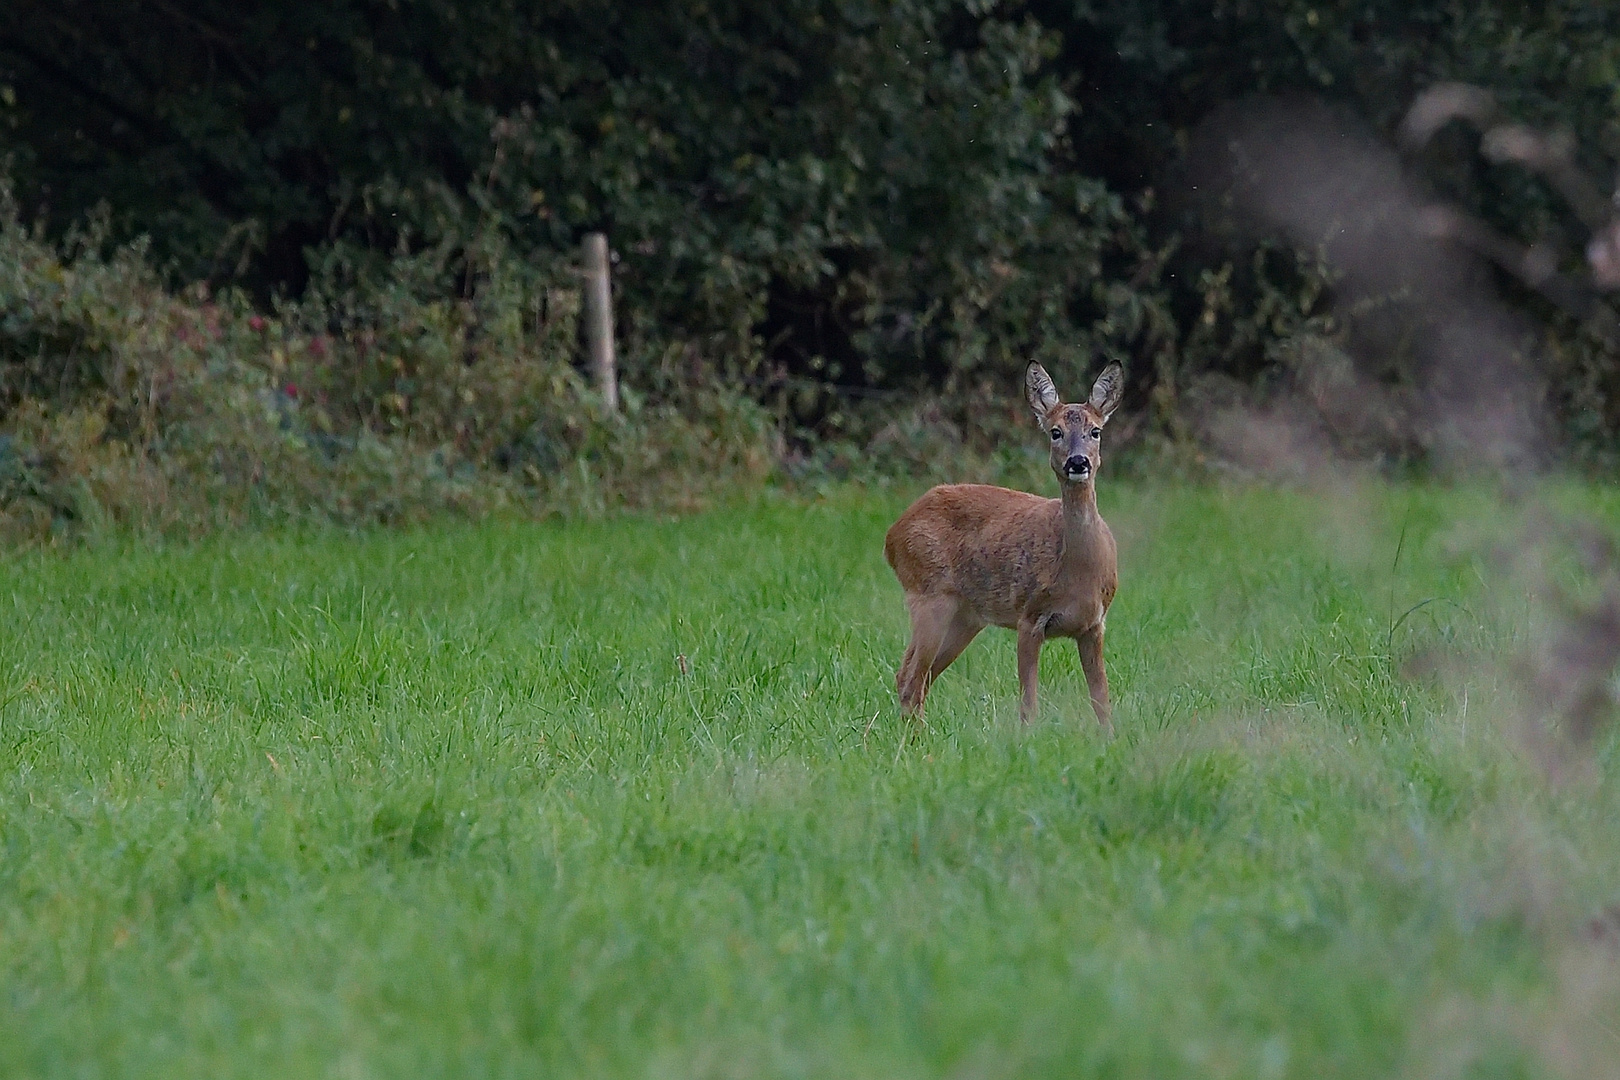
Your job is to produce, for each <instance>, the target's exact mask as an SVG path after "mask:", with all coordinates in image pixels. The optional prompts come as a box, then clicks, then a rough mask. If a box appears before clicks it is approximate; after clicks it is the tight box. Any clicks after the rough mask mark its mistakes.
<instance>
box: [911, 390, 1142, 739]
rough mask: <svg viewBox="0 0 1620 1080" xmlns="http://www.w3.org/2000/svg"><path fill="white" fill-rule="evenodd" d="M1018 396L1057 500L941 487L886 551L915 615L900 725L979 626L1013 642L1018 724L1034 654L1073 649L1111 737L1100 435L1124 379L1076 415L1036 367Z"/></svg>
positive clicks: (1111, 569)
mask: <svg viewBox="0 0 1620 1080" xmlns="http://www.w3.org/2000/svg"><path fill="white" fill-rule="evenodd" d="M1024 382H1025V391H1026V393H1027V394H1028V397H1029V404H1030V408H1032V409H1034V410H1035V418H1036V420H1037V421H1038V422H1039V423H1040V424H1041V426H1042V428H1043V429H1045V430H1046V431H1047V432H1048V434H1049V436H1050V438H1051V443H1052V471H1053V472H1055V473H1057V477H1058V483H1059V485H1060V487H1061V488H1062V492H1063V497H1062V498H1061V499H1043V498H1041V497H1040V496H1039V495H1031V494H1029V493H1027V492H1023V491H1009V490H1008V489H1007V488H999V487H990V486H988V485H986V484H945V485H942V486H940V487H936V488H933V489H931V490H929V491H928V492H927V493H926V494H925V495H923V497H922V498H920V499H918V500H917V501H916V502H914V503H912V504H911V507H910V509H908V510H907V511H906V512H905V513H904V514H902V515H900V520H899V521H896V522H895V523H894V526H893V527H892V528H890V529H889V533H888V536H886V537H885V538H884V540H883V557H884V558H886V559H887V560H888V561H889V565H890V566H891V567H893V569H894V575H895V577H897V578H899V579H900V586H901V588H903V589H904V590H905V593H906V608H907V610H908V611H910V612H911V642H910V644H908V645H907V646H906V656H905V659H904V660H903V661H901V663H900V671H899V673H898V674H897V675H896V676H895V686H896V688H897V689H898V690H899V692H900V709H901V712H902V713H903V714H906V715H916V716H918V717H920V716H921V715H922V711H923V699H924V698H926V697H927V696H928V688H929V686H930V685H931V684H932V683H933V681H934V680H935V679H937V678H938V677H939V673H940V672H942V671H944V670H945V669H946V668H947V667H949V666H950V664H951V661H953V660H955V659H956V658H957V657H958V656H959V655H961V652H962V650H963V649H965V648H967V645H968V642H970V641H972V640H973V639H974V637H975V636H977V634H978V633H979V631H980V630H983V629H984V628H985V627H986V626H991V625H994V626H1005V627H1007V628H1008V629H1011V630H1017V631H1018V682H1019V685H1020V687H1021V688H1022V689H1023V697H1022V699H1021V701H1020V703H1019V707H1018V716H1019V719H1021V720H1022V721H1023V722H1024V723H1026V724H1027V723H1029V722H1030V721H1031V720H1032V719H1034V716H1035V679H1036V669H1037V666H1038V663H1039V660H1040V654H1041V644H1042V642H1044V641H1045V640H1046V639H1047V638H1049V637H1069V638H1074V639H1075V643H1076V644H1077V645H1079V647H1080V664H1081V666H1082V667H1083V668H1085V672H1086V684H1087V686H1088V687H1089V688H1090V690H1091V707H1092V709H1094V710H1095V711H1096V713H1097V720H1098V722H1099V723H1101V724H1102V726H1103V730H1104V731H1107V732H1110V733H1112V731H1113V725H1112V723H1111V722H1110V720H1109V710H1108V675H1107V673H1106V672H1105V671H1104V670H1103V624H1104V619H1105V617H1106V616H1107V614H1108V605H1109V603H1110V602H1112V600H1113V599H1114V589H1115V586H1116V585H1117V584H1118V580H1119V576H1118V570H1117V565H1116V561H1115V559H1116V555H1115V548H1114V535H1113V533H1111V532H1109V531H1108V525H1107V523H1106V522H1104V521H1103V519H1102V518H1101V517H1100V516H1099V515H1098V514H1097V492H1096V488H1095V481H1096V476H1097V467H1098V465H1099V464H1100V463H1101V459H1100V457H1099V452H1100V450H1101V443H1100V441H1099V440H1100V438H1101V436H1102V426H1103V425H1104V424H1106V423H1107V422H1108V417H1109V415H1110V414H1112V413H1113V411H1114V408H1115V407H1116V406H1117V405H1118V404H1119V399H1120V395H1121V394H1122V393H1123V391H1124V389H1125V376H1124V372H1123V371H1122V370H1121V368H1120V366H1119V365H1118V364H1109V365H1108V366H1107V367H1106V368H1104V369H1103V373H1102V374H1101V375H1099V376H1098V377H1097V382H1096V384H1095V385H1094V386H1093V387H1092V388H1091V397H1090V398H1089V399H1088V400H1087V401H1086V402H1084V403H1083V404H1079V405H1065V404H1063V403H1062V402H1061V401H1060V400H1059V399H1058V392H1057V388H1056V387H1054V386H1053V385H1052V379H1051V377H1050V376H1048V375H1047V374H1046V371H1045V369H1044V368H1042V367H1041V366H1040V365H1039V364H1030V365H1029V370H1028V371H1027V372H1026V374H1025V377H1024Z"/></svg>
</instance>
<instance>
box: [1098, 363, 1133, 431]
mask: <svg viewBox="0 0 1620 1080" xmlns="http://www.w3.org/2000/svg"><path fill="white" fill-rule="evenodd" d="M1124 396H1125V369H1124V368H1122V367H1120V366H1119V364H1118V362H1117V361H1116V362H1115V363H1112V364H1109V365H1108V366H1107V367H1105V368H1103V370H1102V374H1101V375H1099V376H1097V381H1096V382H1095V383H1093V384H1092V386H1091V401H1090V405H1091V407H1092V408H1093V409H1094V410H1096V412H1097V414H1098V415H1099V416H1101V417H1102V418H1103V421H1104V422H1105V423H1106V422H1107V420H1108V418H1109V417H1110V416H1112V415H1113V413H1114V410H1115V409H1117V408H1119V399H1120V398H1122V397H1124Z"/></svg>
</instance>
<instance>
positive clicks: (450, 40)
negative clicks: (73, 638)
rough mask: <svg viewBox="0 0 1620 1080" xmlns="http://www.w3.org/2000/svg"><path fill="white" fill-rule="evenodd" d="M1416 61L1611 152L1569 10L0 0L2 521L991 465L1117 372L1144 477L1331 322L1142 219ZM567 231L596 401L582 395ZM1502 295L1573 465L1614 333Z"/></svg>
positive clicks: (1587, 456) (705, 492) (1611, 386)
mask: <svg viewBox="0 0 1620 1080" xmlns="http://www.w3.org/2000/svg"><path fill="white" fill-rule="evenodd" d="M1442 79H1463V80H1467V81H1471V82H1475V83H1478V84H1480V85H1483V86H1486V87H1488V88H1490V89H1491V90H1492V91H1494V92H1495V93H1496V94H1497V95H1498V97H1499V98H1500V100H1501V101H1502V102H1503V104H1504V106H1505V108H1506V109H1507V111H1509V112H1510V113H1512V114H1514V115H1516V116H1518V117H1520V118H1522V119H1524V120H1526V121H1528V122H1531V123H1534V124H1537V125H1542V126H1545V127H1548V128H1563V129H1568V130H1570V131H1572V132H1574V133H1577V135H1578V136H1579V138H1580V141H1581V145H1582V147H1583V153H1586V154H1590V155H1594V156H1593V157H1592V158H1591V159H1590V160H1588V161H1587V164H1588V165H1590V166H1591V167H1593V168H1594V169H1595V170H1597V171H1598V172H1599V173H1600V174H1601V175H1612V170H1613V167H1612V164H1611V162H1613V161H1614V160H1615V159H1616V158H1620V8H1617V7H1616V6H1615V5H1613V4H1609V3H1603V2H1599V0H1550V2H1546V3H1533V4H1532V3H1523V2H1507V0H1481V2H1471V3H1466V4H1463V3H1455V2H1451V0H1403V2H1399V3H1397V2H1394V0H1362V2H1355V3H1348V2H1346V3H1332V2H1326V0H1323V2H1309V0H1199V2H1192V0H1028V2H1022V3H1020V2H1002V3H997V2H994V0H966V2H962V0H888V2H883V3H873V2H867V0H776V2H773V3H770V4H761V3H752V2H745V0H637V2H634V3H630V2H613V0H591V2H583V0H551V2H529V3H525V2H521V0H477V2H472V0H321V2H319V3H313V2H309V0H276V2H267V0H230V2H226V0H48V2H47V0H10V2H9V3H7V4H6V5H4V7H3V8H0V159H3V162H4V175H5V178H6V179H5V194H4V196H3V198H0V508H3V509H0V517H3V519H4V522H5V527H6V528H7V529H9V530H12V531H20V532H23V533H26V534H35V535H48V534H51V533H52V532H53V531H54V532H55V533H61V532H63V531H69V532H71V531H73V530H76V529H79V528H82V527H84V526H86V525H89V524H93V523H97V522H104V521H112V522H121V523H125V524H129V525H133V526H136V527H140V528H154V529H159V530H163V531H175V530H177V531H182V532H186V531H197V530H199V529H206V528H211V527H215V526H218V525H221V524H229V523H233V522H243V521H248V520H253V519H255V518H256V517H261V516H269V517H272V518H274V517H283V518H284V517H314V518H318V519H322V520H340V521H355V522H365V521H383V522H386V521H394V520H402V519H410V518H414V517H420V516H423V515H429V514H432V513H436V512H439V511H441V510H444V509H457V510H462V511H467V512H473V513H481V512H486V511H488V510H491V509H495V508H498V507H500V506H503V505H510V506H515V507H520V508H524V509H526V510H529V511H533V510H541V511H550V510H575V509H577V510H589V509H593V508H600V507H605V506H609V505H644V506H659V507H671V508H679V507H681V506H686V505H692V504H697V503H701V502H703V501H705V500H706V499H708V498H710V497H712V496H713V495H714V494H716V493H718V492H722V491H729V490H735V489H736V488H737V486H738V485H739V484H742V485H746V484H750V483H756V484H757V483H760V482H764V481H766V480H768V479H770V478H772V477H777V478H788V479H800V480H809V481H811V482H814V481H815V480H817V479H818V478H821V477H825V476H841V475H848V474H851V473H854V474H858V475H868V476H871V477H884V476H891V477H900V478H903V479H905V480H907V481H916V480H922V479H926V478H929V477H931V476H935V475H951V476H953V477H955V478H965V477H966V476H970V475H1005V474H1006V473H1007V472H1008V471H1009V470H1011V471H1015V472H1016V471H1017V470H1018V469H1020V468H1023V467H1025V466H1026V465H1027V464H1028V462H1029V457H1028V455H1027V454H1026V453H1025V451H1026V450H1027V446H1026V445H1025V444H1027V443H1029V442H1030V440H1029V439H1028V438H1027V437H1026V436H1027V433H1025V432H1023V431H1022V430H1021V429H1019V428H1018V427H1017V425H1020V424H1022V423H1023V419H1022V406H1021V404H1020V403H1019V401H1018V398H1017V388H1018V385H1019V378H1020V373H1021V371H1022V368H1023V366H1024V364H1025V363H1026V362H1027V361H1028V360H1029V359H1039V360H1041V361H1042V362H1043V363H1045V364H1046V365H1047V366H1048V367H1049V368H1050V369H1051V370H1052V371H1053V372H1054V374H1055V375H1057V376H1058V378H1059V382H1060V385H1061V386H1063V387H1065V388H1069V387H1079V386H1080V385H1081V383H1082V381H1083V380H1084V379H1085V378H1086V376H1087V374H1088V373H1089V372H1091V371H1094V370H1095V369H1096V367H1097V366H1098V365H1099V364H1100V362H1101V361H1102V360H1103V359H1105V358H1106V359H1118V360H1121V361H1123V362H1125V363H1126V365H1127V367H1128V370H1129V372H1130V391H1129V397H1128V398H1127V404H1126V411H1125V414H1124V423H1122V424H1120V425H1119V427H1120V429H1121V430H1120V431H1119V433H1118V434H1119V436H1120V437H1117V438H1116V440H1115V443H1116V445H1118V443H1119V442H1121V441H1123V442H1125V443H1127V444H1130V443H1134V444H1136V445H1137V446H1138V447H1149V446H1151V447H1159V448H1170V450H1171V451H1172V456H1174V455H1175V454H1179V453H1180V452H1181V451H1184V450H1189V449H1190V448H1193V447H1194V443H1195V441H1196V426H1195V425H1190V424H1189V416H1190V414H1191V413H1192V411H1194V410H1195V409H1196V407H1197V402H1198V400H1199V394H1200V387H1205V386H1207V385H1210V384H1211V380H1215V381H1216V382H1217V383H1219V384H1221V385H1236V386H1239V387H1263V386H1264V385H1266V383H1267V382H1268V381H1275V380H1278V379H1283V378H1287V377H1288V367H1289V365H1290V364H1292V363H1297V362H1299V361H1298V359H1297V358H1298V357H1300V356H1302V355H1314V351H1313V350H1311V349H1301V348H1299V347H1297V346H1298V342H1299V341H1300V340H1303V339H1310V340H1326V341H1328V342H1330V343H1331V339H1332V335H1333V332H1334V327H1333V323H1332V320H1331V318H1328V317H1327V316H1326V315H1325V311H1326V307H1325V304H1326V300H1325V299H1324V297H1325V296H1326V294H1327V293H1329V292H1330V291H1331V282H1330V281H1324V280H1323V276H1322V274H1321V273H1320V271H1318V270H1316V269H1314V268H1313V267H1312V265H1311V264H1310V261H1309V260H1308V259H1300V258H1296V257H1294V256H1292V255H1291V254H1284V253H1279V252H1274V251H1268V250H1266V249H1265V248H1256V249H1253V250H1242V251H1234V250H1233V249H1231V248H1230V247H1224V246H1219V245H1212V244H1209V243H1204V242H1200V241H1199V239H1198V228H1197V222H1196V221H1193V220H1191V219H1190V218H1189V216H1188V214H1187V213H1186V212H1185V211H1184V210H1183V209H1180V208H1179V206H1180V204H1179V203H1178V201H1177V200H1175V199H1173V198H1166V197H1165V192H1166V191H1167V190H1171V189H1173V186H1174V177H1175V175H1176V170H1177V168H1178V166H1179V163H1180V155H1181V153H1182V151H1183V150H1184V149H1185V147H1186V145H1187V141H1188V139H1189V134H1190V132H1191V131H1192V130H1193V129H1194V128H1195V126H1196V125H1197V123H1198V122H1199V121H1200V120H1201V119H1202V118H1203V117H1205V116H1206V115H1208V114H1209V113H1210V111H1211V110H1212V109H1214V108H1215V107H1216V106H1217V105H1219V104H1221V103H1223V102H1229V101H1233V100H1237V99H1241V98H1243V97H1245V96H1249V95H1254V94H1311V95H1315V96H1319V97H1324V98H1327V99H1329V100H1331V101H1334V102H1337V103H1338V104H1340V105H1341V106H1343V107H1344V108H1346V109H1348V110H1349V111H1351V112H1353V113H1354V114H1356V115H1358V116H1360V117H1362V118H1364V119H1365V120H1366V121H1367V122H1368V123H1370V124H1371V125H1372V126H1374V127H1375V128H1376V129H1378V130H1379V131H1382V132H1384V133H1386V134H1387V133H1389V132H1392V131H1393V130H1394V128H1395V126H1396V124H1398V122H1399V120H1400V117H1401V115H1402V113H1403V111H1404V110H1405V108H1406V107H1407V105H1408V104H1409V103H1410V101H1411V99H1412V97H1413V95H1414V94H1415V93H1416V92H1417V91H1418V90H1420V89H1422V88H1423V87H1425V86H1428V85H1430V84H1432V83H1434V82H1436V81H1439V80H1442ZM1453 134H1454V135H1456V136H1457V137H1456V138H1454V139H1452V140H1451V141H1450V142H1447V141H1444V140H1443V141H1442V143H1441V144H1440V145H1439V146H1438V147H1436V148H1435V150H1434V152H1432V153H1430V154H1429V155H1428V160H1427V161H1426V163H1425V168H1426V169H1427V171H1428V175H1429V176H1430V177H1431V179H1432V182H1433V184H1434V185H1435V187H1436V189H1437V190H1438V191H1439V192H1441V193H1443V194H1444V195H1446V196H1448V197H1450V198H1452V199H1454V200H1456V201H1458V202H1460V203H1461V204H1463V205H1464V206H1466V207H1468V208H1469V209H1471V210H1473V211H1475V212H1476V213H1479V214H1480V215H1482V216H1483V217H1484V218H1486V219H1487V220H1488V221H1490V222H1491V223H1493V224H1494V225H1496V226H1497V227H1498V228H1501V229H1503V230H1504V231H1506V232H1508V233H1509V234H1511V235H1514V236H1517V237H1519V238H1520V239H1522V240H1525V241H1530V240H1532V239H1535V238H1536V237H1540V236H1544V235H1547V234H1548V233H1549V232H1556V231H1557V230H1559V229H1560V228H1567V227H1568V225H1569V222H1568V221H1567V220H1565V219H1566V217H1567V211H1566V210H1565V209H1564V208H1563V207H1562V206H1561V205H1560V204H1559V203H1558V202H1557V201H1556V199H1555V198H1554V197H1553V196H1552V195H1551V194H1550V193H1549V192H1548V190H1547V188H1546V186H1545V185H1544V184H1542V183H1539V182H1538V181H1537V180H1536V179H1535V178H1534V177H1532V176H1529V175H1528V174H1525V173H1523V172H1522V171H1516V170H1514V169H1512V168H1511V167H1507V166H1495V165H1491V164H1488V163H1486V162H1484V161H1483V160H1482V159H1480V158H1479V157H1478V155H1477V154H1475V153H1473V151H1472V146H1471V145H1470V144H1469V143H1468V142H1467V141H1466V140H1465V139H1464V138H1463V137H1462V135H1461V133H1456V132H1454V133H1453ZM592 230H602V231H605V232H606V233H607V234H608V236H609V237H610V239H611V241H612V244H613V248H614V255H615V260H616V263H615V290H616V301H615V302H616V316H617V320H618V332H619V335H620V361H621V371H622V379H623V382H624V385H625V387H626V399H627V408H626V415H625V416H624V417H623V418H622V419H614V418H611V417H608V416H605V415H603V414H602V413H601V411H600V410H599V408H598V406H597V404H596V403H595V401H594V398H593V395H592V394H591V392H590V389H589V387H588V385H587V384H586V383H585V381H584V380H583V379H582V377H581V375H580V371H581V370H582V368H581V362H580V356H579V346H578V327H577V323H578V318H577V316H578V308H579V288H578V279H577V271H576V264H577V254H576V253H577V250H578V244H579V241H580V238H581V237H582V235H583V234H584V233H586V232H588V231H592ZM1501 285H1502V287H1503V288H1504V289H1505V290H1506V292H1507V296H1508V299H1509V301H1510V302H1511V303H1513V304H1516V305H1518V306H1520V307H1521V308H1523V309H1525V310H1526V311H1527V312H1528V313H1530V314H1531V315H1533V316H1534V319H1535V323H1536V325H1538V326H1541V327H1544V328H1545V333H1546V340H1545V342H1544V343H1542V345H1541V347H1542V349H1543V353H1544V355H1545V356H1546V357H1547V358H1548V364H1549V367H1550V371H1551V379H1552V386H1551V393H1552V398H1553V400H1552V402H1551V404H1552V406H1553V410H1554V412H1555V414H1556V415H1557V417H1558V421H1559V423H1560V424H1561V425H1562V428H1563V432H1562V434H1563V437H1564V443H1565V446H1564V453H1566V455H1567V456H1568V457H1569V458H1570V459H1571V460H1576V461H1581V462H1588V463H1593V464H1596V465H1598V466H1606V465H1608V464H1610V463H1611V461H1612V458H1613V455H1614V453H1615V451H1616V450H1617V449H1620V369H1617V363H1616V361H1617V359H1620V358H1617V357H1616V356H1615V355H1614V354H1613V353H1614V347H1613V346H1612V345H1611V344H1609V343H1606V342H1605V341H1603V340H1601V339H1600V338H1599V337H1597V336H1594V335H1591V334H1588V333H1585V332H1583V331H1582V330H1581V329H1580V328H1579V327H1577V326H1575V325H1574V324H1573V323H1571V322H1570V321H1569V320H1567V319H1565V318H1563V317H1561V316H1560V315H1558V314H1557V312H1556V311H1554V310H1552V309H1551V308H1549V307H1547V306H1546V305H1544V304H1543V303H1542V302H1541V301H1539V300H1538V299H1537V298H1536V297H1534V296H1533V295H1531V294H1528V293H1526V292H1524V291H1523V290H1517V291H1515V290H1514V288H1513V286H1512V285H1511V283H1508V282H1503V283H1501ZM1071 392H1078V391H1071ZM1373 450H1374V453H1375V454H1384V455H1385V456H1386V457H1387V458H1395V457H1399V456H1400V455H1401V453H1403V452H1404V451H1402V450H1401V449H1400V448H1394V449H1390V448H1373ZM1192 452H1195V450H1193V451H1192ZM1030 475H1031V476H1032V477H1037V478H1038V471H1032V472H1031V473H1030ZM1036 482H1038V479H1037V481H1036Z"/></svg>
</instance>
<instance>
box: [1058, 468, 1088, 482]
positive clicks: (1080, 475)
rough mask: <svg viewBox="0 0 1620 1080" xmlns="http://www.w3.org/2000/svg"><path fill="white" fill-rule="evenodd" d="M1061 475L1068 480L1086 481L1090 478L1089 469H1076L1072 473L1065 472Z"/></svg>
mask: <svg viewBox="0 0 1620 1080" xmlns="http://www.w3.org/2000/svg"><path fill="white" fill-rule="evenodd" d="M1063 475H1064V476H1066V477H1067V478H1068V479H1070V480H1085V479H1088V478H1089V477H1090V476H1091V470H1090V469H1076V470H1074V471H1072V472H1066V473H1064V474H1063Z"/></svg>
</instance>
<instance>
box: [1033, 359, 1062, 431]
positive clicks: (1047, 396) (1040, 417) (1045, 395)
mask: <svg viewBox="0 0 1620 1080" xmlns="http://www.w3.org/2000/svg"><path fill="white" fill-rule="evenodd" d="M1024 393H1025V395H1026V396H1027V397H1028V398H1029V407H1030V408H1031V409H1034V410H1035V422H1036V423H1037V424H1044V423H1046V414H1047V413H1048V412H1050V411H1051V409H1052V406H1054V405H1056V404H1057V403H1058V401H1059V400H1060V399H1059V398H1058V392H1057V387H1055V386H1053V385H1052V376H1050V375H1048V374H1047V373H1046V369H1045V368H1043V367H1041V365H1039V364H1030V365H1029V370H1028V371H1026V372H1024Z"/></svg>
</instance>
